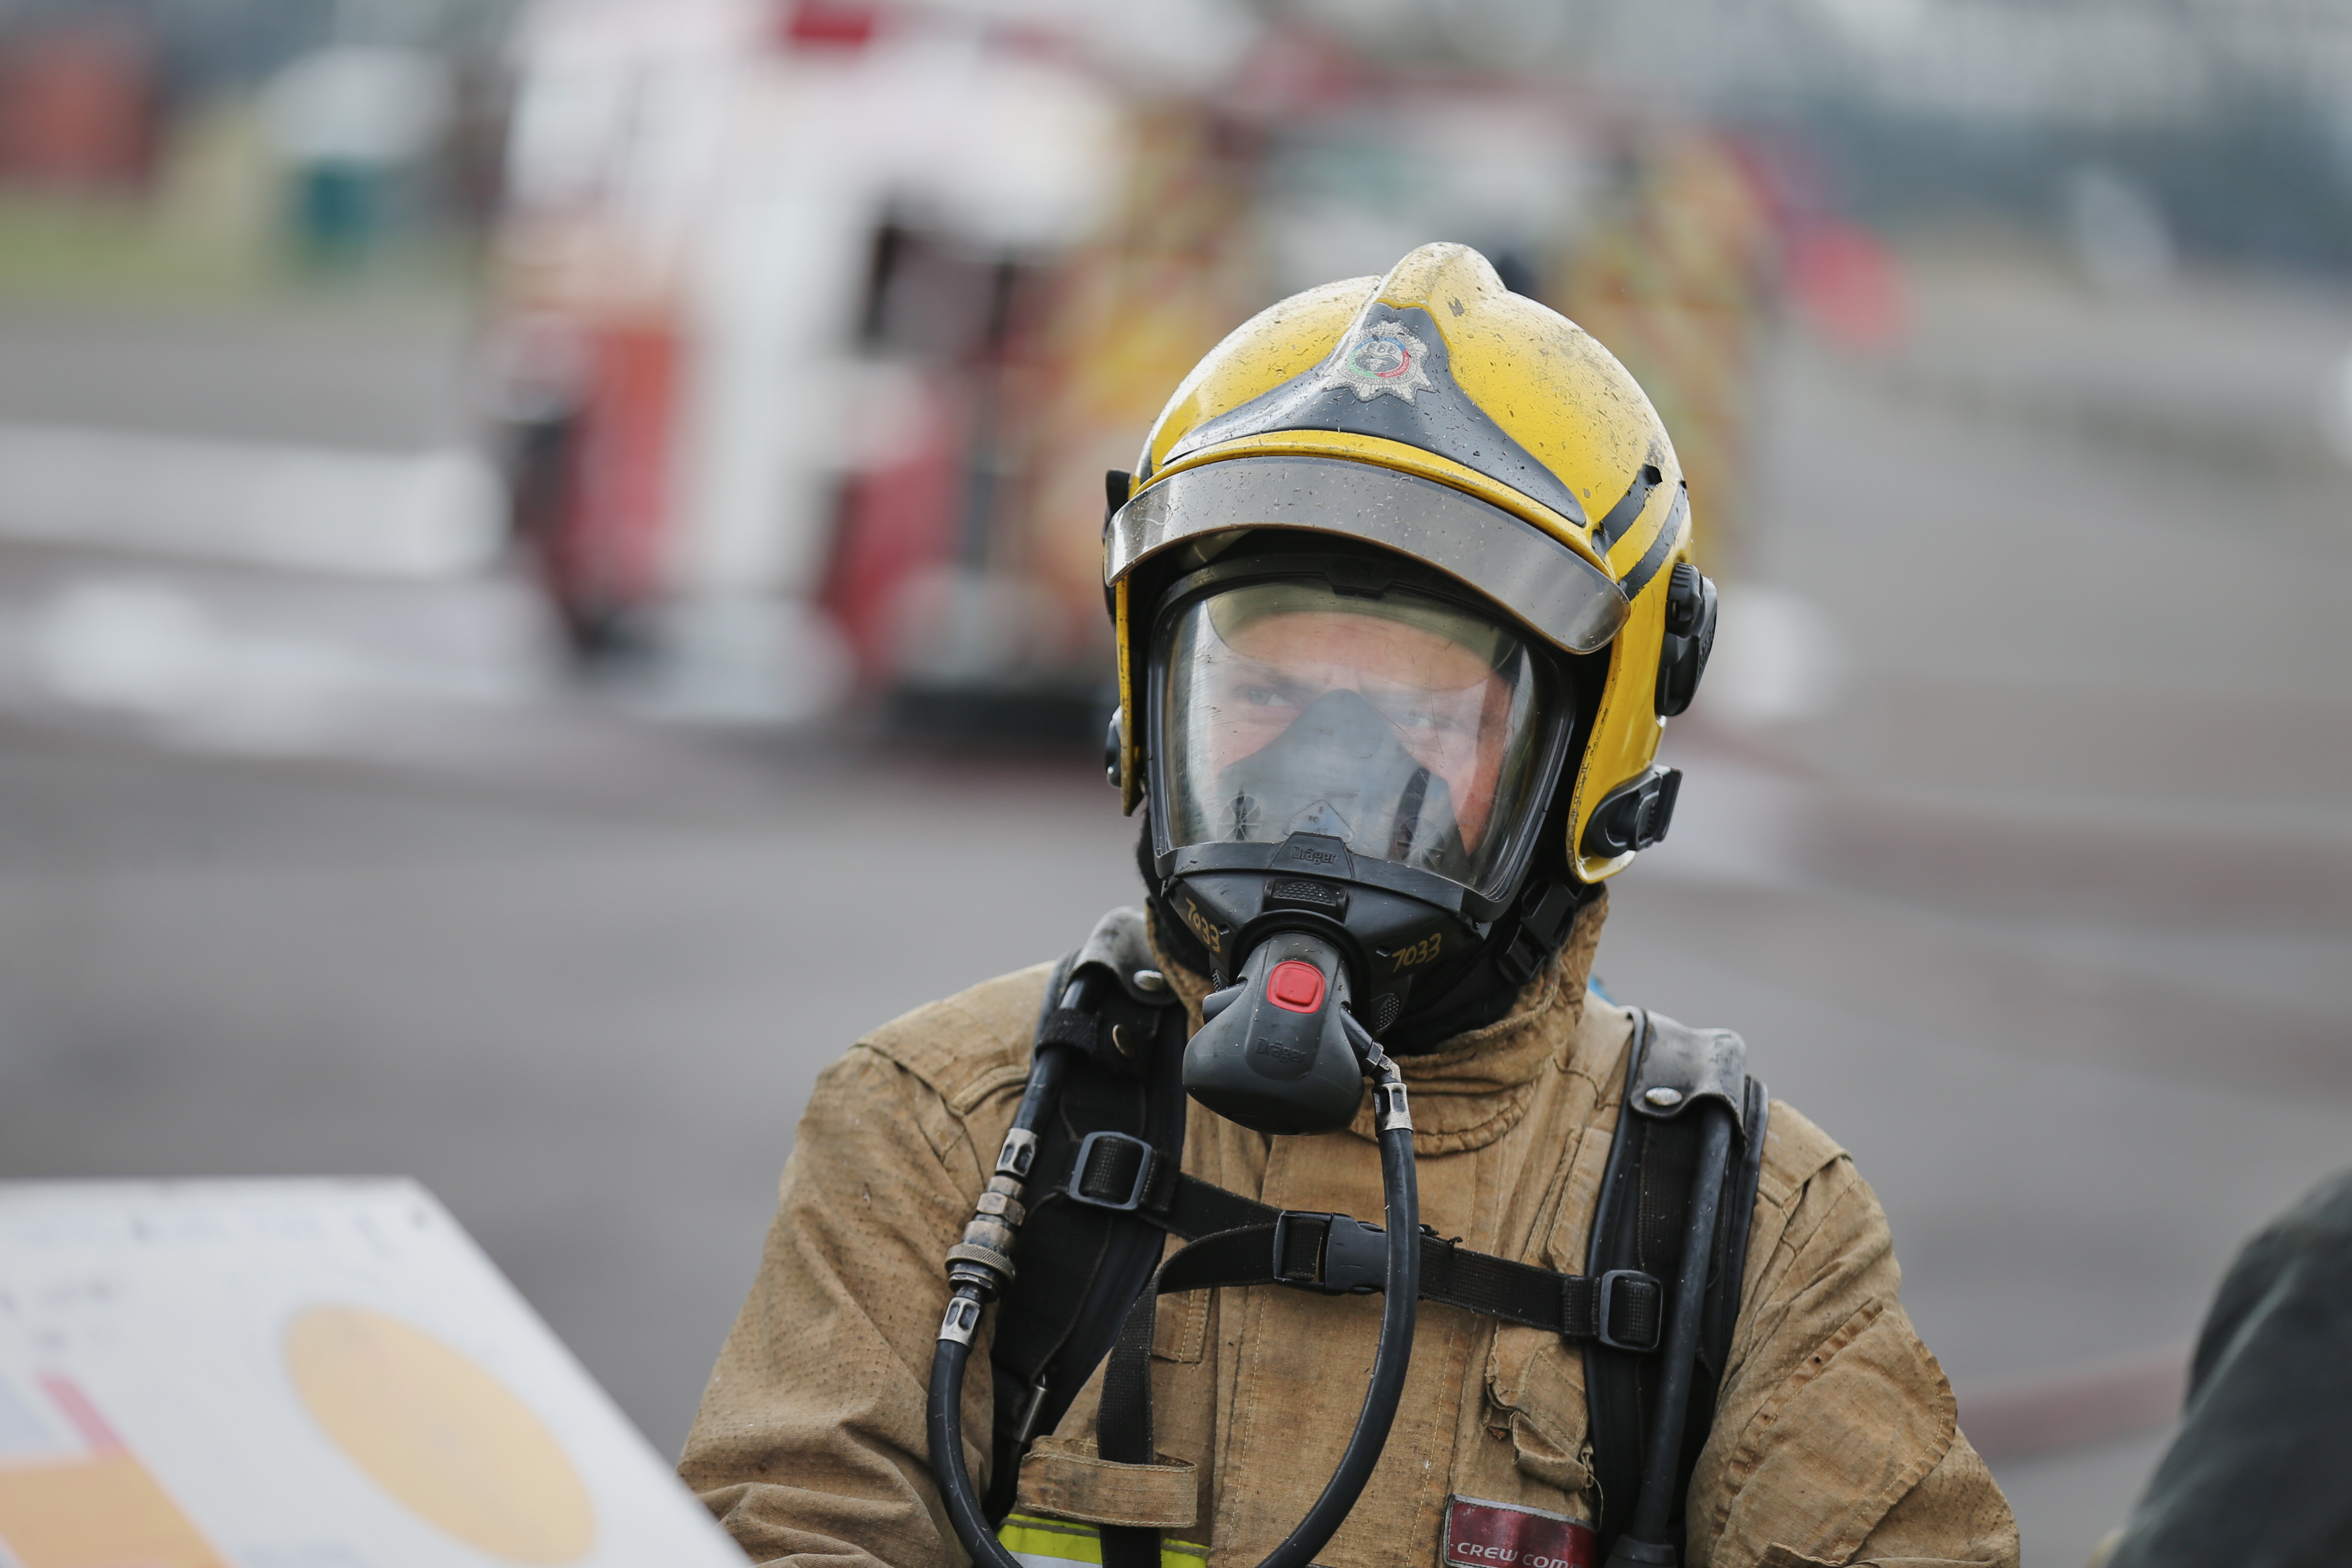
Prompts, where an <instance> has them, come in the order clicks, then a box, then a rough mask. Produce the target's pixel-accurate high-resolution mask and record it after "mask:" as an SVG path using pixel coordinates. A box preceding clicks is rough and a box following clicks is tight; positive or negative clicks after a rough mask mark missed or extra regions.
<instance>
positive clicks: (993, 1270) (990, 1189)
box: [940, 981, 1092, 1345]
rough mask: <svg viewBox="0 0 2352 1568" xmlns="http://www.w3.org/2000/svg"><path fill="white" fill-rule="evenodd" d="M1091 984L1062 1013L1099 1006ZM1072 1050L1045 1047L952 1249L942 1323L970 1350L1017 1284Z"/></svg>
mask: <svg viewBox="0 0 2352 1568" xmlns="http://www.w3.org/2000/svg"><path fill="white" fill-rule="evenodd" d="M1090 989H1091V986H1090V982H1088V981H1077V982H1074V983H1073V984H1071V985H1070V987H1069V989H1068V990H1066V991H1065V992H1064V993H1063V994H1062V1005H1063V1006H1065V1007H1071V1008H1085V1007H1087V1005H1089V1004H1090V1003H1091V1001H1092V996H1091V994H1090ZM1070 1061H1071V1047H1068V1046H1060V1045H1049V1046H1041V1047H1038V1049H1037V1055H1036V1059H1035V1060H1034V1062H1033V1063H1032V1064H1031V1066H1030V1069H1029V1085H1028V1088H1027V1089H1024V1091H1023V1093H1022V1096H1021V1104H1020V1106H1019V1108H1018V1109H1016V1110H1014V1111H1013V1127H1012V1130H1011V1131H1008V1132H1006V1133H1005V1134H1004V1146H1003V1148H1002V1149H1000V1150H998V1151H997V1154H996V1169H995V1171H994V1172H993V1173H992V1174H991V1175H990V1176H989V1178H988V1185H987V1186H985V1187H983V1188H982V1189H981V1194H980V1201H979V1202H978V1203H977V1204H975V1205H973V1206H972V1215H971V1223H970V1224H968V1225H966V1226H964V1227H963V1239H962V1240H961V1241H959V1242H958V1243H956V1244H955V1245H954V1246H953V1247H949V1248H948V1258H947V1264H948V1289H949V1292H950V1295H949V1300H948V1310H947V1313H946V1315H945V1316H943V1317H942V1318H941V1319H940V1340H941V1341H942V1342H947V1343H951V1344H959V1345H969V1344H971V1339H972V1335H974V1334H975V1333H978V1332H979V1331H980V1310H981V1308H982V1306H984V1305H986V1304H987V1303H988V1302H990V1301H992V1300H995V1299H996V1298H997V1297H998V1296H1000V1295H1002V1294H1003V1291H1004V1288H1005V1287H1006V1286H1008V1285H1010V1284H1012V1283H1013V1248H1014V1246H1015V1245H1016V1244H1017V1243H1018V1242H1019V1240H1020V1238H1021V1222H1022V1221H1023V1220H1024V1219H1026V1218H1028V1217H1029V1210H1028V1208H1027V1206H1026V1205H1024V1203H1023V1201H1022V1194H1024V1192H1025V1191H1026V1189H1027V1186H1028V1181H1029V1173H1030V1171H1031V1168H1032V1167H1034V1165H1035V1164H1036V1163H1037V1147H1038V1130H1039V1129H1040V1128H1042V1127H1044V1126H1045V1121H1046V1119H1047V1118H1048V1117H1050V1116H1051V1115H1052V1114H1053V1110H1054V1106H1055V1103H1056V1102H1057V1101H1058V1100H1060V1098H1061V1093H1062V1080H1063V1079H1065V1078H1066V1077H1067V1076H1068V1075H1069V1070H1070Z"/></svg>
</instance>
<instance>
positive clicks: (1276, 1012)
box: [1184, 931, 1364, 1134]
mask: <svg viewBox="0 0 2352 1568" xmlns="http://www.w3.org/2000/svg"><path fill="white" fill-rule="evenodd" d="M1347 1003H1348V971H1347V966H1346V965H1345V964H1344V963H1341V962H1340V957H1339V949H1338V948H1337V947H1335V946H1333V945H1332V944H1331V943H1330V942H1326V941H1325V940H1324V939H1323V938H1321V937H1319V936H1316V935H1314V934H1312V933H1310V932H1307V931H1281V932H1278V933H1276V934H1275V935H1273V936H1269V937H1267V938H1266V939H1265V941H1264V942H1259V943H1258V944H1257V946H1256V947H1255V948H1254V949H1252V950H1251V952H1250V955H1249V957H1248V958H1247V959H1246V960H1244V963H1243V964H1242V973H1241V979H1240V982H1239V983H1238V984H1234V985H1229V986H1227V987H1226V988H1225V989H1224V990H1223V991H1219V992H1216V993H1214V994H1212V995H1210V996H1209V997H1208V998H1207V999H1206V1001H1204V1002H1203V1003H1202V1008H1201V1011H1202V1016H1203V1017H1204V1018H1205V1020H1206V1021H1205V1022H1204V1023H1203V1024H1202V1026H1201V1032H1200V1033H1199V1034H1197V1035H1194V1036H1193V1037H1192V1043H1191V1044H1190V1045H1188V1046H1186V1047H1184V1089H1185V1092H1187V1093H1189V1094H1190V1095H1192V1098H1193V1099H1194V1100H1199V1101H1200V1102H1201V1103H1202V1105H1205V1106H1207V1107H1208V1108H1209V1109H1210V1110H1213V1111H1215V1112H1216V1113H1217V1114H1218V1115H1220V1116H1222V1117H1223V1118H1225V1119H1226V1120H1227V1121H1237V1122H1239V1123H1241V1124H1242V1125H1243V1126H1244V1127H1246V1128H1248V1129H1250V1130H1251V1131H1255V1132H1275V1133H1285V1134H1288V1133H1299V1132H1331V1131H1338V1130H1339V1128H1342V1127H1345V1126H1347V1125H1348V1124H1349V1122H1351V1121H1354V1120H1355V1119H1356V1107H1357V1106H1358V1105H1360V1103H1362V1101H1363V1098H1364V1078H1363V1072H1364V1069H1363V1067H1362V1065H1361V1064H1360V1063H1359V1062H1358V1060H1357V1058H1356V1049H1355V1047H1354V1046H1352V1045H1351V1044H1349V1039H1348V1031H1347V1026H1346V1024H1345V1022H1344V1021H1343V1020H1342V1019H1341V1017H1340V1009H1341V1008H1343V1007H1345V1006H1346V1005H1347Z"/></svg>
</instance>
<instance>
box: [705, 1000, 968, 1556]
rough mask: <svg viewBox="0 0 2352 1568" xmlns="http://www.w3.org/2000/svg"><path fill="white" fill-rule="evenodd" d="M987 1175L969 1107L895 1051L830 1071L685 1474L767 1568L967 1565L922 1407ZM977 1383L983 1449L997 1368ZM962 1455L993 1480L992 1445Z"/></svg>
mask: <svg viewBox="0 0 2352 1568" xmlns="http://www.w3.org/2000/svg"><path fill="white" fill-rule="evenodd" d="M982 1179H983V1177H982V1172H981V1169H980V1160H979V1156H978V1155H977V1154H976V1153H975V1152H973V1149H972V1146H971V1138H970V1135H969V1132H968V1130H967V1129H966V1128H965V1126H964V1125H963V1121H962V1119H961V1117H960V1116H957V1115H954V1114H952V1113H951V1112H950V1109H949V1107H948V1106H947V1105H946V1103H945V1102H944V1101H943V1100H941V1098H940V1095H939V1094H937V1093H936V1092H934V1091H933V1090H932V1089H930V1088H929V1086H927V1085H926V1084H924V1083H923V1082H922V1081H920V1080H919V1079H916V1078H915V1077H914V1076H913V1075H912V1074H910V1073H908V1071H906V1070H905V1069H904V1068H901V1067H899V1066H898V1065H897V1064H896V1063H894V1062H892V1061H890V1060H889V1059H887V1058H885V1057H883V1056H882V1055H880V1054H878V1053H877V1052H876V1051H874V1050H872V1049H870V1048H867V1047H858V1048H856V1049H854V1050H852V1051H851V1052H850V1053H849V1054H848V1055H847V1056H846V1057H845V1058H842V1059H841V1060H840V1061H838V1062H835V1064H834V1065H833V1066H832V1067H830V1068H826V1069H825V1071H824V1074H823V1075H822V1076H821V1077H820V1078H819V1079H818V1080H817V1086H816V1091H815V1093H814V1096H813V1097H812V1099H811V1100H810V1102H809V1109H808V1112H807V1114H806V1116H804V1117H803V1120H802V1121H801V1126H800V1132H799V1136H798V1138H797V1139H796V1140H795V1142H794V1144H793V1153H792V1158H791V1160H790V1162H789V1163H787V1164H786V1166H785V1170H784V1177H783V1184H782V1201H781V1204H780V1205H779V1207H778V1210H777V1214H776V1218H775V1223H774V1225H773V1226H772V1227H771V1228H770V1230H769V1233H768V1242H767V1249H766V1252H765V1254H764V1255H763V1257H762V1258H761V1265H760V1274H759V1278H758V1279H757V1280H756V1281H755V1282H754V1283H753V1285H752V1288H751V1296H750V1299H749V1300H746V1301H745V1303H744V1305H743V1310H742V1312H741V1314H740V1316H739V1317H738V1318H737V1319H736V1321H735V1327H734V1329H733V1331H731V1332H730V1334H729V1335H728V1338H727V1343H726V1346H725V1348H724V1349H723V1350H722V1351H721V1352H719V1363H718V1366H717V1368H716V1369H715V1370H714V1371H713V1372H712V1373H711V1376H710V1383H709V1387H708V1388H707V1389H706V1390H705V1391H704V1394H703V1398H702V1407H701V1409H700V1411H699V1412H698V1414H697V1415H696V1417H695V1422H694V1429H693V1431H692V1432H691V1433H690V1434H689V1435H688V1438H687V1444H686V1451H685V1454H684V1457H683V1458H682V1459H681V1460H680V1463H679V1466H678V1471H679V1474H680V1475H682V1476H683V1477H684V1478H685V1479H686V1481H687V1484H688V1486H691V1487H693V1488H694V1489H696V1490H697V1491H698V1492H700V1493H701V1494H702V1499H703V1501H704V1502H705V1503H706V1504H707V1505H709V1508H710V1510H711V1511H712V1512H713V1513H715V1514H717V1515H718V1516H719V1521H720V1522H721V1523H722V1524H724V1525H725V1526H726V1527H727V1529H728V1531H730V1533H731V1534H733V1535H734V1537H735V1539H736V1540H737V1541H738V1542H740V1544H741V1545H742V1546H743V1548H744V1550H745V1551H746V1552H749V1553H750V1554H751V1558H752V1559H753V1561H755V1562H761V1563H773V1562H791V1563H797V1564H802V1565H803V1568H815V1565H817V1564H825V1565H827V1568H882V1565H884V1564H887V1568H950V1565H951V1564H954V1563H961V1559H962V1553H961V1550H960V1549H957V1548H955V1547H953V1546H951V1545H950V1544H949V1542H950V1533H949V1529H948V1525H947V1521H946V1515H945V1513H944V1511H943V1510H942V1509H941V1507H940V1498H939V1492H938V1489H937V1487H936V1486H935V1485H934V1483H933V1482H932V1479H931V1475H930V1467H929V1457H928V1456H929V1443H928V1442H927V1441H926V1439H925V1436H924V1432H923V1408H924V1401H925V1391H926V1388H927V1385H928V1382H929V1373H930V1364H931V1347H932V1345H933V1343H934V1342H936V1340H937V1338H938V1335H939V1321H940V1313H941V1312H942V1311H943V1310H945V1308H946V1304H947V1286H946V1276H945V1274H944V1272H943V1268H944V1265H943V1263H942V1261H941V1260H942V1258H944V1256H945V1253H946V1249H947V1247H948V1246H949V1245H950V1243H952V1242H953V1240H954V1239H955V1237H957V1236H959V1235H960V1234H961V1230H962V1226H963V1223H964V1221H965V1220H966V1219H968V1218H970V1217H971V1205H972V1196H973V1194H976V1193H977V1192H979V1190H980V1188H981V1185H982ZM974 1361H975V1364H976V1365H977V1366H980V1367H985V1366H986V1365H987V1363H986V1361H985V1360H984V1359H982V1358H980V1357H975V1358H974ZM964 1393H965V1397H964V1418H963V1419H964V1430H965V1432H966V1433H967V1434H971V1433H979V1434H982V1439H983V1442H984V1438H985V1435H986V1433H987V1432H988V1430H989V1421H990V1408H989V1400H990V1394H989V1388H988V1379H987V1377H986V1376H985V1375H977V1376H971V1377H968V1378H967V1379H966V1380H965V1391H964ZM965 1455H966V1458H967V1461H968V1462H969V1463H971V1466H972V1469H973V1478H974V1483H975V1484H976V1485H984V1484H985V1481H984V1479H982V1461H983V1459H984V1458H985V1456H984V1453H983V1452H982V1450H981V1449H979V1448H976V1447H973V1446H971V1443H970V1442H969V1441H968V1442H967V1445H966V1449H965Z"/></svg>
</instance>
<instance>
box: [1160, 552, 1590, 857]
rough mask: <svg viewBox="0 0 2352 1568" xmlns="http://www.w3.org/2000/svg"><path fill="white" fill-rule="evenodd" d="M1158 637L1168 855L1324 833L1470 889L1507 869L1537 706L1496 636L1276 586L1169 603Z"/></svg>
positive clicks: (1421, 613)
mask: <svg viewBox="0 0 2352 1568" xmlns="http://www.w3.org/2000/svg"><path fill="white" fill-rule="evenodd" d="M1161 637H1162V638H1163V639H1164V641H1163V648H1162V656H1163V658H1165V660H1166V662H1165V664H1164V666H1163V668H1165V670H1166V672H1167V678H1166V681H1165V683H1164V685H1163V687H1162V690H1163V692H1164V699H1163V700H1164V704H1165V706H1164V708H1163V710H1162V712H1161V715H1160V753H1161V767H1162V778H1163V780H1164V782H1165V787H1166V799H1167V812H1168V832H1169V834H1170V847H1172V848H1181V847H1187V846H1190V845H1195V844H1208V843H1219V842H1223V843H1260V844H1276V843H1280V842H1281V841H1282V840H1284V839H1286V838H1287V837H1290V836H1291V835H1292V834H1294V833H1314V834H1322V835H1326V836H1328V837H1333V838H1338V839H1341V840H1344V841H1345V842H1346V844H1347V846H1348V848H1349V852H1350V853H1352V854H1355V855H1360V856H1369V857H1371V858H1378V859H1384V860H1391V861H1394V862H1396V863H1397V864H1399V865H1403V866H1410V867H1412V868H1416V869H1419V870H1423V871H1430V872H1434V873H1435V874H1436V875H1438V876H1441V877H1444V878H1447V879H1450V880H1453V881H1455V882H1459V883H1461V884H1462V885H1464V886H1465V887H1468V888H1471V889H1476V890H1478V891H1481V892H1491V891H1492V890H1493V889H1490V888H1489V887H1488V886H1487V884H1488V883H1489V882H1498V881H1500V880H1501V879H1502V878H1503V876H1505V875H1507V873H1508V872H1509V871H1510V870H1511V869H1512V868H1511V866H1510V865H1509V860H1510V858H1511V856H1510V851H1511V849H1512V848H1513V847H1515V845H1516V843H1517V839H1518V838H1519V837H1521V836H1520V835H1519V833H1518V832H1517V829H1518V828H1519V827H1520V826H1522V823H1523V819H1524V818H1525V817H1526V816H1527V815H1528V807H1529V804H1530V800H1531V797H1532V795H1533V792H1534V789H1535V786H1536V784H1537V782H1538V781H1536V779H1535V778H1534V776H1533V775H1534V774H1535V773H1536V771H1537V768H1538V751H1539V747H1538V744H1537V742H1538V733H1537V731H1538V714H1540V713H1541V712H1543V711H1544V710H1545V709H1546V707H1547V706H1548V705H1547V704H1545V703H1544V702H1543V701H1542V700H1540V698H1541V693H1539V692H1538V689H1537V688H1538V682H1539V681H1540V680H1541V679H1543V673H1544V672H1543V669H1542V668H1541V667H1540V666H1539V665H1538V662H1537V661H1536V660H1535V659H1534V658H1532V657H1531V656H1530V654H1529V651H1528V647H1527V646H1526V644H1525V643H1524V642H1523V641H1522V640H1521V639H1520V638H1519V637H1518V636H1517V635H1516V634H1515V633H1514V632H1512V631H1511V630H1510V629H1508V628H1507V626H1503V625H1501V624H1499V623H1498V622H1496V621H1495V620H1491V619H1488V618H1487V617H1486V616H1480V615H1478V614H1476V613H1475V612H1474V611H1471V610H1468V609H1465V608H1463V607H1461V606H1458V605H1451V604H1447V603H1445V602H1444V601H1442V600H1439V599H1435V598H1431V597H1427V596H1424V595H1419V594H1414V593H1412V592H1409V591H1405V590H1402V589H1395V588H1391V589H1390V590H1389V591H1388V592H1387V593H1385V594H1383V595H1381V596H1380V597H1378V598H1370V599H1368V598H1360V597H1355V596H1352V595H1349V596H1343V595H1339V594H1338V593H1335V592H1334V591H1333V590H1332V589H1331V588H1329V587H1328V585H1326V584H1323V583H1321V582H1315V581H1302V580H1296V579H1278V580H1275V581H1258V582H1253V583H1246V584H1239V585H1236V586H1234V587H1232V588H1228V589H1225V590H1223V591H1222V592H1219V593H1214V594H1212V595H1207V596H1206V597H1203V598H1201V599H1198V600H1195V601H1193V602H1192V603H1191V604H1189V605H1183V606H1181V608H1179V609H1178V610H1177V611H1176V612H1175V614H1174V615H1173V616H1171V619H1170V620H1169V621H1167V622H1164V623H1162V630H1161Z"/></svg>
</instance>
